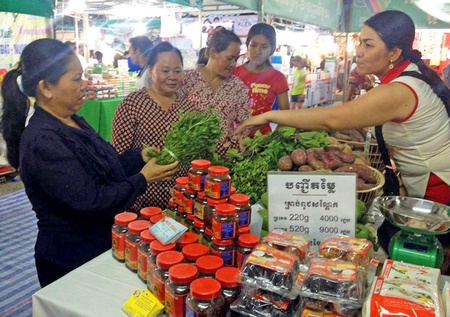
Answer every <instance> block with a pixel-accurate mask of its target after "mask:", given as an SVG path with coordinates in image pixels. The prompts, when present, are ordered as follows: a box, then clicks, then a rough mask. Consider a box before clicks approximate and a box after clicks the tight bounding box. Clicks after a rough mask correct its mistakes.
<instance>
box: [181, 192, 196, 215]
mask: <svg viewBox="0 0 450 317" xmlns="http://www.w3.org/2000/svg"><path fill="white" fill-rule="evenodd" d="M183 210H184V212H185V213H187V214H193V213H194V200H193V199H192V198H187V197H186V196H184V195H183Z"/></svg>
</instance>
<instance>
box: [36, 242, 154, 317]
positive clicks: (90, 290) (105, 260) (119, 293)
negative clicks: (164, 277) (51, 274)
mask: <svg viewBox="0 0 450 317" xmlns="http://www.w3.org/2000/svg"><path fill="white" fill-rule="evenodd" d="M135 289H146V285H145V284H144V283H143V282H142V281H141V280H140V279H139V278H138V276H137V274H136V273H133V272H131V271H130V270H128V269H127V268H126V267H125V264H124V263H120V262H118V261H116V260H115V259H114V258H113V257H112V254H111V250H108V251H106V252H105V253H103V254H101V255H99V256H98V257H96V258H94V259H92V260H91V261H89V262H87V263H85V264H84V265H82V266H80V267H79V268H77V269H76V270H74V271H72V272H70V273H69V274H67V275H65V276H63V277H62V278H60V279H59V280H57V281H55V282H53V283H52V284H50V285H48V286H46V287H44V288H43V289H41V290H39V291H38V292H36V293H35V294H34V295H33V297H32V305H33V316H35V317H41V316H42V317H51V316H55V317H60V316H77V317H90V316H92V317H94V316H95V317H98V316H110V317H114V316H118V317H119V316H120V317H123V316H126V314H125V313H124V312H123V311H122V310H121V307H122V305H123V304H124V303H125V302H126V300H127V299H128V298H129V297H130V296H131V294H133V291H134V290H135Z"/></svg>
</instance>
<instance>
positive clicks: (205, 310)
mask: <svg viewBox="0 0 450 317" xmlns="http://www.w3.org/2000/svg"><path fill="white" fill-rule="evenodd" d="M224 304H225V301H224V299H223V297H222V294H221V285H220V283H219V282H218V281H216V280H215V279H212V278H207V277H202V278H199V279H196V280H195V281H193V282H192V283H191V290H190V292H189V295H188V296H187V298H186V316H202V317H224V316H225V315H224Z"/></svg>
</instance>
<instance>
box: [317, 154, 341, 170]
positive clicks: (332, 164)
mask: <svg viewBox="0 0 450 317" xmlns="http://www.w3.org/2000/svg"><path fill="white" fill-rule="evenodd" d="M322 162H323V164H324V166H325V168H326V169H330V170H334V169H336V168H338V167H340V166H342V165H343V163H342V162H341V161H340V160H339V158H337V157H336V156H334V154H333V153H329V152H323V153H322Z"/></svg>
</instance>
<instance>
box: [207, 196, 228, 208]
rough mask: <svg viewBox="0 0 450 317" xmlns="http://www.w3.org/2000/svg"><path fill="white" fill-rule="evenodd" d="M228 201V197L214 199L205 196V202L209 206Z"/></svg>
mask: <svg viewBox="0 0 450 317" xmlns="http://www.w3.org/2000/svg"><path fill="white" fill-rule="evenodd" d="M227 201H228V198H222V199H214V198H210V197H207V198H206V203H207V204H208V205H210V206H217V205H220V204H226V203H227Z"/></svg>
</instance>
